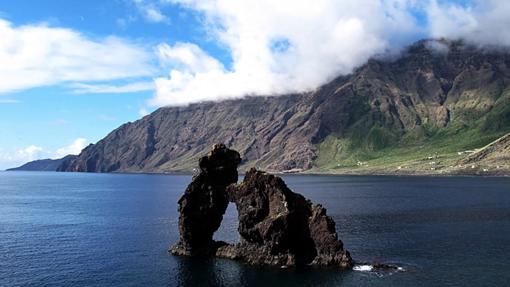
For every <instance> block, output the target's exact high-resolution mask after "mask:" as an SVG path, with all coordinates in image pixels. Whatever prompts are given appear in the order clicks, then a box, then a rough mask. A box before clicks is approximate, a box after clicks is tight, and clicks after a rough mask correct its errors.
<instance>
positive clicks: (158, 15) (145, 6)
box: [133, 0, 170, 23]
mask: <svg viewBox="0 0 510 287" xmlns="http://www.w3.org/2000/svg"><path fill="white" fill-rule="evenodd" d="M133 3H134V4H135V6H136V8H137V9H138V11H139V12H140V14H141V15H142V17H143V18H144V19H145V20H147V21H149V22H153V23H160V22H169V20H170V19H169V18H168V17H166V16H165V15H164V14H163V13H162V12H161V10H160V9H159V8H158V6H157V5H156V4H155V3H152V2H149V1H146V0H133Z"/></svg>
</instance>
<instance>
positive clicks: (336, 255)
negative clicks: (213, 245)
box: [217, 169, 352, 267]
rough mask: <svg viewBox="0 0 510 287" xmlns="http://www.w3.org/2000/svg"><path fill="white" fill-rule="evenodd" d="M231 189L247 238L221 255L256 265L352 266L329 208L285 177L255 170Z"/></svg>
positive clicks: (242, 238) (223, 250)
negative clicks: (293, 186)
mask: <svg viewBox="0 0 510 287" xmlns="http://www.w3.org/2000/svg"><path fill="white" fill-rule="evenodd" d="M228 192H229V197H230V198H231V200H232V201H233V202H234V203H235V204H236V206H237V211H238V213H239V234H240V235H241V242H240V243H239V244H238V245H236V246H224V247H221V248H220V249H219V250H218V252H217V255H218V256H222V257H228V258H237V259H241V260H244V261H246V262H249V263H255V264H269V265H302V264H312V265H321V266H340V267H351V266H352V259H351V257H350V255H349V252H347V251H344V250H343V244H342V242H341V241H340V240H338V237H337V234H336V230H335V222H334V221H333V220H332V219H331V217H329V216H327V215H326V210H325V209H324V208H323V207H322V206H321V205H314V204H312V202H310V201H309V200H307V199H306V198H304V197H303V196H302V195H300V194H297V193H294V192H292V191H291V190H290V189H289V188H288V187H287V186H286V185H285V182H284V181H283V180H282V179H281V178H279V177H276V176H274V175H271V174H268V173H265V172H262V171H257V170H255V169H251V170H250V171H249V172H248V173H247V174H246V176H245V178H244V181H243V182H242V183H240V184H238V185H231V186H230V187H229V188H228Z"/></svg>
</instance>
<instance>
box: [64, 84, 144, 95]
mask: <svg viewBox="0 0 510 287" xmlns="http://www.w3.org/2000/svg"><path fill="white" fill-rule="evenodd" d="M71 88H72V89H73V93H76V94H119V93H124V94H125V93H136V92H142V91H151V90H154V82H134V83H129V84H125V85H104V84H85V83H76V84H73V85H71Z"/></svg>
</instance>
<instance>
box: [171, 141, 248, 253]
mask: <svg viewBox="0 0 510 287" xmlns="http://www.w3.org/2000/svg"><path fill="white" fill-rule="evenodd" d="M240 162H241V157H240V156H239V153H238V152H237V151H234V150H231V149H228V148H227V147H225V145H223V144H217V145H214V147H213V148H212V150H211V151H210V152H209V154H208V155H207V156H204V157H202V158H201V159H200V161H199V167H200V173H199V174H198V175H197V176H195V177H194V178H193V181H192V182H191V183H190V184H189V185H188V187H187V188H186V191H185V192H184V195H183V196H182V197H181V199H179V202H178V203H179V213H180V216H179V232H180V242H179V243H178V244H176V245H175V246H173V247H172V249H171V251H172V253H174V254H178V255H199V254H208V253H210V252H214V250H215V249H216V245H217V243H216V242H214V241H213V234H214V232H215V231H216V230H217V229H218V228H219V227H220V224H221V221H222V219H223V214H224V213H225V210H226V209H227V206H228V202H229V201H228V197H227V193H226V190H225V189H226V187H227V186H228V185H229V184H232V183H235V182H237V178H238V175H237V166H238V165H239V163H240Z"/></svg>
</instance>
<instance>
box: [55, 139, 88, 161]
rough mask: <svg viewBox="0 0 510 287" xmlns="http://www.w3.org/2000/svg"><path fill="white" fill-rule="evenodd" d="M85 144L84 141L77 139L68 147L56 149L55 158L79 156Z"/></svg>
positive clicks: (85, 141)
mask: <svg viewBox="0 0 510 287" xmlns="http://www.w3.org/2000/svg"><path fill="white" fill-rule="evenodd" d="M86 144H87V140H86V139H84V138H77V139H75V140H74V141H73V143H71V144H70V145H68V146H65V147H61V148H59V149H57V152H56V153H55V155H56V157H57V158H61V157H64V156H66V155H69V154H79V153H80V152H81V150H82V149H83V148H85V146H86Z"/></svg>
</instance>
